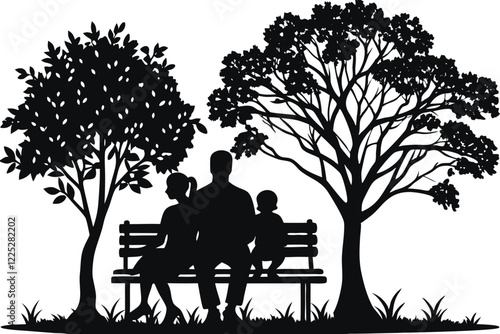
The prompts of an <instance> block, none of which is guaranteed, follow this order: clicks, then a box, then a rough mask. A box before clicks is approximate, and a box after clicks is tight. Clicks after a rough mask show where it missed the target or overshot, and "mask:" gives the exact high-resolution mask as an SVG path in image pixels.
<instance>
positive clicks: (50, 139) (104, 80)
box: [2, 23, 206, 321]
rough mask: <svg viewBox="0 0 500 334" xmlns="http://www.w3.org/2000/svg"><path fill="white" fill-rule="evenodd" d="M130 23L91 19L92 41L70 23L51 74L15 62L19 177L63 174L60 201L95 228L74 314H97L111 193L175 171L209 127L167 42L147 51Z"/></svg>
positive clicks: (51, 61)
mask: <svg viewBox="0 0 500 334" xmlns="http://www.w3.org/2000/svg"><path fill="white" fill-rule="evenodd" d="M124 28H125V24H124V23H123V24H121V25H120V26H118V25H116V26H115V27H114V29H112V30H110V31H109V33H108V34H107V36H102V37H101V36H100V31H98V30H97V29H96V27H95V25H94V24H93V23H92V25H91V31H90V32H87V33H85V36H86V37H87V38H88V41H86V42H85V43H84V42H82V41H81V39H80V38H79V37H78V38H75V37H74V36H73V34H72V33H71V32H69V33H68V36H69V41H68V42H66V43H65V44H66V49H61V48H60V47H57V48H56V47H54V46H53V45H52V43H50V42H49V43H48V51H47V52H46V53H45V54H46V55H47V58H45V59H43V61H44V62H46V63H47V64H48V66H46V67H45V72H44V73H41V72H39V73H36V72H35V70H34V69H33V68H32V67H30V68H29V70H28V71H25V70H24V69H17V72H19V74H20V75H19V79H26V83H27V85H28V88H27V89H26V90H25V91H24V93H25V100H24V102H23V104H21V105H20V106H19V107H17V109H9V111H10V112H11V114H12V115H13V117H7V118H6V119H5V120H4V121H3V124H2V127H3V128H10V129H11V132H16V131H20V132H22V133H23V134H24V136H25V140H24V141H23V142H22V143H21V144H20V145H19V149H16V150H15V152H14V150H13V149H11V148H8V147H5V152H6V154H7V156H6V157H5V158H4V159H2V162H4V163H7V164H9V165H10V166H9V168H8V172H9V173H10V172H12V171H13V170H15V169H17V170H19V178H20V179H22V178H25V177H27V176H31V177H32V178H33V180H34V179H35V177H36V176H38V175H40V176H42V177H43V176H49V177H53V178H56V179H57V186H56V187H48V188H45V191H46V192H47V193H49V194H50V195H54V196H56V197H55V199H54V203H55V204H58V203H62V202H64V201H65V200H67V202H70V203H72V204H73V205H74V206H75V207H76V208H77V209H78V211H79V212H80V213H81V214H82V215H83V216H84V217H85V221H86V224H87V228H88V232H89V235H88V239H87V241H86V243H85V246H84V248H83V251H82V256H81V268H80V301H79V303H78V307H77V308H76V310H75V312H74V314H73V315H75V316H79V318H80V319H81V318H82V317H84V318H85V320H86V321H91V320H92V319H93V318H94V317H95V316H99V314H98V313H97V311H96V304H95V303H96V301H95V298H96V291H95V286H94V280H93V271H92V268H93V263H94V254H95V250H96V247H97V244H98V241H99V237H100V235H101V231H102V228H103V226H104V222H105V217H106V214H107V212H108V210H109V208H110V205H111V200H112V198H113V195H114V194H115V192H116V191H117V190H122V189H125V188H127V187H128V188H130V190H132V191H134V192H136V193H140V192H141V189H144V188H149V187H151V186H152V184H151V183H150V182H149V181H148V180H147V179H146V176H147V175H148V174H149V172H148V168H149V167H151V166H154V167H155V168H156V172H161V173H166V172H167V171H172V170H176V169H177V167H178V165H179V162H180V161H182V160H183V159H184V158H185V157H187V152H186V149H188V148H192V147H193V145H192V143H191V141H192V139H193V136H194V133H195V130H194V127H195V126H196V127H197V128H198V130H199V131H200V132H203V133H206V129H205V127H204V126H203V125H202V124H200V123H199V119H193V118H191V116H192V112H193V109H194V107H193V106H191V105H189V104H186V103H185V102H184V101H183V100H182V99H181V98H180V95H179V92H178V90H177V83H176V81H175V79H174V78H173V77H172V76H171V74H170V71H171V70H172V69H173V68H174V65H171V64H168V63H167V60H166V58H165V57H164V51H165V50H166V49H167V48H166V47H160V46H159V45H158V44H156V46H155V47H154V49H153V50H149V48H148V47H146V46H145V47H143V48H141V51H142V53H143V55H142V56H139V55H138V50H137V46H138V43H137V42H136V41H134V40H131V39H130V36H129V35H126V36H125V37H124V38H123V39H122V37H121V33H122V31H123V30H124ZM92 194H96V195H97V196H91V195H92ZM93 201H94V202H93ZM89 310H90V312H89ZM77 318H78V317H77Z"/></svg>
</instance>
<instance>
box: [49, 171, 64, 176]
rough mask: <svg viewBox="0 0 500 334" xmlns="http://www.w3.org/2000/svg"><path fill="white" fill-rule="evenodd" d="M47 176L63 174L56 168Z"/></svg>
mask: <svg viewBox="0 0 500 334" xmlns="http://www.w3.org/2000/svg"><path fill="white" fill-rule="evenodd" d="M49 176H52V177H60V176H64V174H63V173H62V172H60V171H58V170H55V171H53V172H51V173H49Z"/></svg>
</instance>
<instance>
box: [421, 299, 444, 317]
mask: <svg viewBox="0 0 500 334" xmlns="http://www.w3.org/2000/svg"><path fill="white" fill-rule="evenodd" d="M443 299H444V296H443V297H441V298H440V299H439V300H438V301H437V303H436V305H434V307H433V306H432V305H431V304H430V303H429V302H428V301H427V300H426V299H425V298H423V300H424V302H425V303H426V304H427V307H429V313H427V312H426V311H425V310H422V311H423V312H424V314H425V316H426V319H425V320H426V321H427V322H442V321H443V320H442V318H443V314H444V312H446V310H447V309H444V310H443V309H440V308H439V305H440V304H441V302H442V301H443Z"/></svg>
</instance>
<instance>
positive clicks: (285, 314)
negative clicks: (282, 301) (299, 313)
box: [276, 303, 294, 319]
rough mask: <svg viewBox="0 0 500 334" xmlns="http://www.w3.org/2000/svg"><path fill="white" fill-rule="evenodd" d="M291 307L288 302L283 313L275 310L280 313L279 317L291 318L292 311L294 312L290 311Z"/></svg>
mask: <svg viewBox="0 0 500 334" xmlns="http://www.w3.org/2000/svg"><path fill="white" fill-rule="evenodd" d="M291 307H292V303H290V304H289V305H288V307H287V308H286V311H285V313H281V311H280V310H278V309H276V311H278V313H279V315H280V317H281V319H293V313H294V312H290V309H291Z"/></svg>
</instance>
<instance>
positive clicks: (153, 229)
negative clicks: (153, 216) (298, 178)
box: [119, 222, 318, 233]
mask: <svg viewBox="0 0 500 334" xmlns="http://www.w3.org/2000/svg"><path fill="white" fill-rule="evenodd" d="M284 228H285V230H286V232H287V233H316V231H317V229H318V227H317V225H316V223H312V222H311V223H284ZM159 229H160V224H120V228H119V230H120V233H158V231H159Z"/></svg>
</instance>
